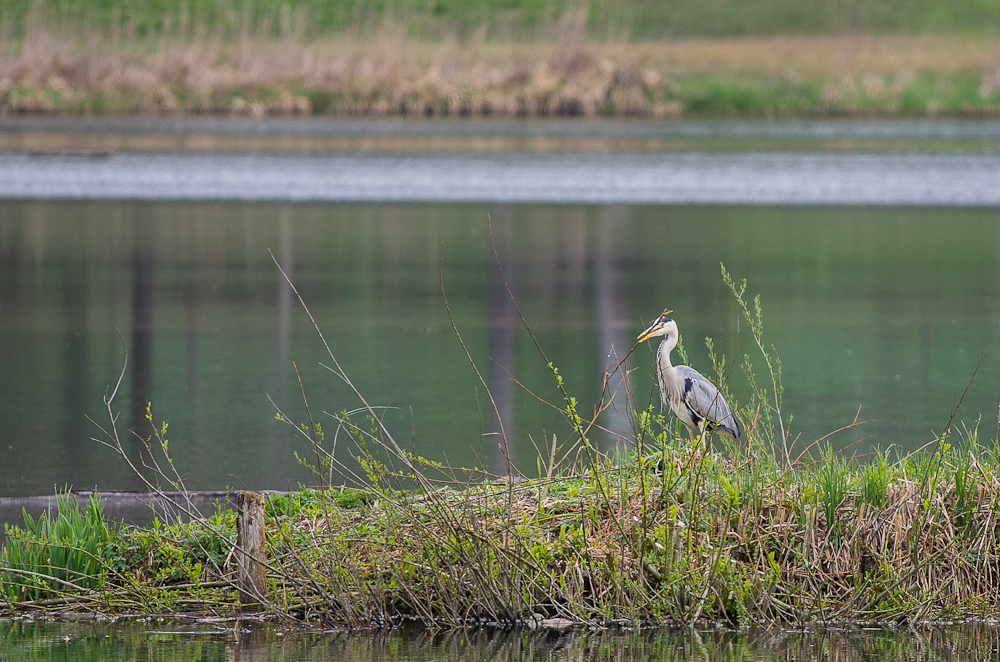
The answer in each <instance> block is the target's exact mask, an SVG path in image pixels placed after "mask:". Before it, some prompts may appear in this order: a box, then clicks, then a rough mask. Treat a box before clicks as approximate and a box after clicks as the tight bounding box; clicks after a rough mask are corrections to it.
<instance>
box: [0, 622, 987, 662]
mask: <svg viewBox="0 0 1000 662" xmlns="http://www.w3.org/2000/svg"><path fill="white" fill-rule="evenodd" d="M0 633H2V636H0V657H2V658H3V659H11V660H15V659H16V660H25V661H30V660H52V659H59V660H79V661H81V662H83V661H90V660H135V659H143V660H147V659H148V660H163V661H167V660H192V659H197V660H206V661H207V660H237V661H242V660H255V661H263V660H275V661H278V660H345V661H347V660H350V661H354V662H390V661H399V662H403V661H410V660H414V661H416V660H421V661H427V662H430V661H432V660H436V661H440V662H462V661H466V660H476V661H477V662H480V661H485V662H493V661H497V662H500V661H506V660H540V661H541V660H545V661H550V660H567V661H569V660H576V661H591V660H593V661H595V662H598V661H600V662H603V661H608V662H611V661H617V660H623V661H625V662H632V661H636V662H638V661H645V660H678V661H682V660H683V661H687V660H705V661H715V660H741V661H742V660H747V661H750V660H759V661H763V660H774V661H779V660H788V661H791V660H831V659H832V660H841V661H842V662H854V661H855V660H857V661H859V662H860V661H865V662H869V661H878V660H927V661H928V662H935V661H938V660H959V659H974V660H996V659H1000V631H998V630H997V628H996V627H995V626H993V625H981V624H964V625H952V626H949V627H948V628H941V629H938V628H925V627H917V628H912V629H911V628H899V629H886V628H875V627H873V628H846V629H840V628H835V629H829V630H821V631H814V630H810V629H806V630H803V631H797V632H788V631H771V632H767V631H752V630H751V631H729V630H709V631H699V630H679V631H670V630H647V631H638V632H588V631H571V632H565V633H558V632H554V631H544V632H531V631H528V630H508V631H499V632H498V631H494V630H478V631H457V632H445V633H437V634H430V633H414V632H399V631H396V632H386V633H375V634H370V635H368V636H357V635H347V634H344V633H324V632H301V631H297V630H281V629H275V628H272V627H261V626H257V625H255V626H252V627H245V626H244V627H235V624H234V623H232V622H215V623H191V622H176V621H165V620H162V619H161V620H156V619H151V620H148V621H144V622H134V621H124V620H123V621H118V622H114V623H96V624H89V623H71V624H66V623H54V622H30V621H27V622H26V621H17V622H10V621H8V622H0Z"/></svg>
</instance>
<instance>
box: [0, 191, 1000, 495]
mask: <svg viewBox="0 0 1000 662" xmlns="http://www.w3.org/2000/svg"><path fill="white" fill-rule="evenodd" d="M489 219H492V224H493V225H492V232H493V238H494V241H495V244H496V247H497V251H498V254H499V257H500V262H501V264H502V265H503V267H504V269H505V273H506V277H507V281H508V283H509V284H510V286H511V290H512V292H513V294H514V296H515V297H516V299H517V301H518V303H519V305H520V307H521V310H522V312H523V313H524V315H525V318H526V319H527V321H528V322H529V324H530V325H531V327H532V330H533V331H534V333H535V335H536V337H537V338H538V340H539V342H540V343H541V345H542V347H543V349H544V350H545V352H546V354H547V356H548V357H549V359H550V360H552V361H553V362H554V363H555V365H556V366H558V367H559V368H560V370H561V372H562V374H563V375H564V376H565V378H566V381H567V385H568V387H569V390H570V391H571V392H572V393H573V394H574V395H576V396H577V397H578V398H579V399H580V401H581V403H582V405H583V407H584V409H585V410H587V409H589V408H590V407H591V406H593V403H594V402H596V399H597V397H598V395H599V394H598V391H599V389H600V383H601V376H602V374H603V372H604V370H605V368H606V366H607V365H608V364H609V361H610V360H611V359H610V358H609V354H611V352H612V349H613V350H614V352H615V356H622V355H623V353H624V352H627V351H628V349H629V348H631V347H632V344H633V342H634V339H635V337H636V335H637V334H638V333H639V331H641V330H642V329H643V328H644V326H645V323H646V322H648V321H649V320H650V319H652V318H653V317H654V316H655V315H656V314H657V313H659V312H660V311H661V310H662V309H663V308H664V307H667V306H669V307H670V308H672V309H673V310H674V311H675V312H674V317H675V318H676V319H677V321H678V323H679V325H680V329H681V333H682V336H683V339H684V341H685V344H686V346H687V348H688V351H689V353H690V356H691V363H692V364H693V365H694V366H695V367H696V368H698V369H700V370H702V371H703V372H706V373H708V372H710V371H711V365H710V362H709V360H708V358H707V355H706V351H705V348H704V339H705V337H706V336H711V337H712V338H713V339H714V340H715V344H716V347H717V348H719V349H720V350H721V351H723V352H725V353H726V354H727V355H728V356H729V357H730V361H732V359H733V358H734V357H735V356H736V355H737V353H741V354H742V353H745V352H747V351H749V350H750V348H751V347H750V343H751V339H750V337H749V336H748V335H746V334H745V333H743V327H742V326H741V325H740V321H739V318H738V315H737V308H736V305H735V303H734V300H733V298H732V295H731V294H730V293H729V292H728V290H727V289H726V287H725V285H724V284H723V282H722V279H721V277H720V273H719V263H720V262H724V263H725V264H726V266H727V268H728V269H729V270H730V271H731V272H732V273H733V274H735V275H736V276H737V277H738V278H747V279H748V283H749V291H750V292H751V293H753V294H755V295H756V294H759V295H760V297H761V302H762V305H763V310H764V319H765V333H766V337H765V342H767V343H770V344H773V345H774V346H775V347H776V348H777V351H778V353H779V355H780V357H781V361H782V368H783V375H784V383H785V388H786V392H785V410H786V413H787V414H793V415H794V421H793V423H792V432H793V434H798V435H800V437H799V443H800V445H804V444H806V443H809V442H812V441H814V440H815V439H817V438H819V437H821V436H823V435H825V434H826V433H828V432H830V431H832V430H835V429H837V428H839V427H841V426H843V425H846V424H847V423H850V422H851V421H852V420H853V419H854V416H855V414H856V413H857V411H858V409H859V407H860V408H861V414H860V418H861V420H872V422H870V423H868V424H866V425H865V426H863V427H862V428H861V429H860V430H859V431H856V432H845V433H841V434H839V435H837V436H836V437H834V438H833V442H834V445H837V446H845V445H848V444H850V443H854V442H856V441H858V440H859V439H861V438H862V437H863V438H864V442H863V444H862V446H860V447H859V449H862V450H863V449H864V448H866V447H869V446H871V445H879V446H882V447H883V448H884V447H888V446H890V445H898V446H900V447H901V448H902V449H905V450H913V449H916V448H918V447H920V446H922V445H923V444H925V443H927V442H928V441H930V440H931V439H933V437H934V434H935V431H939V430H940V428H941V427H942V426H943V425H944V424H945V422H946V421H947V419H948V416H949V413H950V411H951V409H952V407H953V406H954V405H955V403H956V402H957V399H958V397H959V396H960V394H961V393H962V390H963V389H964V388H965V386H966V384H967V383H968V382H969V379H970V378H971V377H972V374H973V372H974V371H975V369H976V365H977V363H978V362H979V360H980V358H982V357H983V356H984V355H987V356H986V358H985V359H984V360H983V363H982V365H981V367H980V369H979V373H978V374H977V376H976V379H975V381H974V382H973V383H972V385H971V387H970V388H969V393H968V395H967V396H966V399H965V401H964V403H963V407H962V410H961V411H960V414H959V418H960V419H961V420H964V421H966V422H967V423H968V424H969V425H973V424H975V421H976V419H977V417H978V416H979V415H980V414H981V415H982V417H983V423H982V430H981V432H982V436H983V437H988V438H990V439H992V438H993V436H994V433H995V428H996V420H997V410H998V398H1000V365H998V364H997V360H1000V359H998V357H997V356H996V354H995V352H994V353H992V354H991V353H990V352H991V351H992V350H994V349H995V348H996V347H997V346H998V345H1000V223H997V221H998V214H997V212H996V210H993V209H975V208H973V209H952V208H920V207H905V208H864V207H861V208H858V207H746V206H741V207H725V206H700V207H688V206H663V207H661V206H627V205H598V206H588V205H455V204H273V203H268V204H262V203H212V202H156V203H153V202H151V203H146V202H128V201H125V202H120V201H104V202H97V201H91V202H36V201H10V202H0V269H2V271H0V274H2V276H0V277H2V281H0V348H3V349H2V352H0V373H2V374H3V375H4V379H3V380H2V382H0V408H2V411H0V439H2V445H0V454H2V455H3V467H4V470H3V481H2V482H0V492H2V493H3V494H4V495H10V496H13V495H26V494H46V493H51V490H52V489H53V487H54V486H55V485H62V484H64V483H68V484H71V485H74V486H76V487H78V488H93V487H100V488H102V489H123V488H134V487H137V484H136V483H135V482H134V480H133V479H132V478H130V475H129V473H128V471H127V470H126V468H125V466H124V463H123V462H121V461H120V460H116V459H115V458H114V457H113V455H112V454H111V453H110V451H108V449H106V448H105V447H103V446H101V445H100V444H98V443H96V442H94V441H92V440H91V438H92V437H94V436H99V431H98V430H97V428H96V426H95V425H94V424H92V423H91V422H89V421H88V420H87V418H86V417H87V416H90V417H92V418H95V419H96V420H98V421H99V422H101V423H104V422H105V421H106V418H107V415H106V413H102V398H103V396H104V395H105V393H107V392H108V388H109V385H113V384H114V383H115V382H116V380H117V377H118V374H119V372H120V371H121V369H122V366H123V363H124V361H125V350H126V348H127V350H128V365H127V367H126V368H125V373H124V380H123V384H122V388H121V390H120V394H119V398H118V400H117V401H116V406H115V411H121V412H122V418H121V419H120V421H121V424H122V427H123V428H128V427H132V428H134V429H136V430H138V431H139V432H140V433H141V434H142V435H143V436H146V435H147V434H148V432H149V426H148V424H147V423H146V422H145V421H144V420H143V417H144V415H145V403H146V402H147V401H151V402H152V403H153V416H154V419H155V421H156V422H157V423H159V422H160V421H167V422H169V424H170V435H169V437H170V439H171V450H172V452H173V453H174V457H175V459H176V461H177V463H178V465H179V467H180V468H181V470H182V471H183V472H184V474H185V476H186V477H187V479H188V486H189V487H190V488H192V489H224V488H225V487H227V486H237V487H244V486H245V487H249V488H253V489H265V488H267V489H283V488H288V487H293V488H294V487H295V486H296V485H297V484H298V482H299V481H307V480H309V476H308V474H307V473H306V472H305V471H304V470H303V469H302V468H301V467H300V466H299V465H298V463H297V462H296V461H295V459H294V457H293V452H295V451H299V452H300V453H301V452H302V451H304V450H306V449H305V448H304V447H303V446H302V444H301V442H300V440H298V439H297V438H296V437H295V435H293V434H291V433H290V432H289V431H288V430H287V429H285V428H282V427H281V426H280V425H279V424H277V423H276V422H275V421H274V415H275V411H274V409H273V407H272V405H271V403H270V402H269V401H268V398H269V397H270V398H271V399H272V400H273V401H274V402H275V403H276V404H277V405H278V406H280V407H281V408H282V409H283V410H284V411H286V412H287V413H288V414H289V415H290V416H291V417H292V418H294V419H296V420H304V419H305V412H304V409H303V407H302V404H301V394H300V390H299V386H298V383H297V381H296V377H295V372H294V370H293V365H292V362H293V361H294V362H295V364H296V365H297V366H298V367H299V372H300V374H301V376H302V379H303V382H304V385H305V388H306V392H307V395H308V398H309V402H310V406H311V407H312V410H313V412H314V413H316V412H323V411H326V412H334V413H335V412H339V411H342V410H345V409H348V410H349V409H353V408H354V407H356V406H357V404H358V403H357V400H356V399H355V398H354V397H353V396H352V395H351V394H350V392H349V391H348V389H347V388H346V387H345V386H344V384H342V383H340V382H339V380H337V379H336V378H335V377H334V376H333V375H332V374H330V373H329V372H328V371H326V370H325V369H324V368H323V367H322V366H321V365H320V363H321V362H327V363H328V362H329V359H328V358H327V357H325V355H324V352H323V349H322V346H321V344H320V342H319V340H318V339H317V337H316V335H315V332H314V331H313V329H312V327H311V325H310V324H309V323H308V320H307V318H306V317H305V315H304V314H303V313H302V311H301V309H300V308H299V307H298V304H297V302H296V301H294V300H293V298H292V296H291V292H290V291H289V290H288V288H287V286H285V285H284V284H283V283H282V281H281V279H280V275H279V273H278V271H277V269H276V268H275V266H274V264H273V263H272V261H271V258H270V255H269V253H268V251H269V250H271V251H273V252H274V255H275V257H276V258H277V259H278V261H279V262H280V263H281V264H283V265H284V267H285V268H286V270H287V271H288V272H289V274H290V275H291V276H292V277H293V278H294V280H295V282H296V283H297V285H298V286H299V288H300V290H301V292H302V294H303V296H304V298H305V300H306V301H307V303H308V304H309V306H310V308H311V310H312V312H313V314H314V315H315V316H316V318H317V321H318V323H319V324H320V326H321V328H322V329H323V331H324V333H325V334H326V337H327V339H328V340H329V342H330V345H331V348H332V349H333V351H334V352H335V353H336V356H337V359H338V360H339V361H340V363H341V365H342V366H343V367H344V369H345V370H346V371H347V372H348V373H349V374H350V375H351V376H352V378H353V379H354V380H355V382H356V383H357V385H358V387H359V388H360V389H361V390H362V391H363V392H364V393H365V394H367V396H368V398H369V399H370V400H371V401H372V402H373V404H377V405H384V406H387V407H391V408H392V409H389V410H388V411H387V416H388V420H389V423H390V425H391V426H392V427H393V429H394V430H395V432H396V435H397V436H398V437H400V438H402V439H405V440H407V441H408V442H409V443H410V445H411V447H412V448H413V449H414V450H415V451H416V452H418V453H420V454H422V455H425V456H427V457H429V458H431V459H434V460H440V461H447V462H449V463H451V464H453V465H456V466H470V465H474V464H475V465H479V466H482V465H487V466H494V467H496V466H498V458H497V456H496V444H495V443H494V438H493V437H490V436H484V435H488V434H489V433H490V432H491V431H493V429H494V425H495V424H494V421H493V418H492V415H491V414H490V410H489V408H488V402H487V401H486V399H485V398H484V392H483V387H482V385H481V384H480V383H479V382H478V380H477V378H476V376H475V373H474V372H473V370H472V368H471V367H470V365H469V363H468V361H467V360H466V358H465V356H464V354H463V352H462V349H461V346H460V345H459V343H458V340H457V338H456V336H455V333H454V331H453V330H452V327H451V324H450V322H449V320H448V316H447V313H446V311H445V307H444V304H443V301H442V296H441V286H440V280H439V277H440V276H443V279H444V284H445V287H446V289H447V293H448V298H449V302H450V305H451V310H452V312H453V314H454V317H455V322H456V324H457V326H458V328H459V330H460V332H461V333H462V336H463V339H464V340H465V343H466V345H467V346H468V348H469V351H470V352H471V354H472V357H473V359H474V360H475V362H476V364H477V366H478V367H479V369H480V371H481V372H482V374H483V376H484V378H485V379H486V380H487V383H488V384H489V385H490V387H491V389H492V390H493V392H494V395H495V396H496V398H497V400H498V405H499V406H500V409H501V415H502V417H503V420H504V424H505V428H506V431H507V432H508V436H509V438H510V443H511V449H512V453H513V458H514V461H515V463H516V464H518V466H520V467H522V468H523V469H524V470H525V471H526V472H529V473H530V472H532V471H534V468H535V456H536V453H535V450H534V445H533V441H534V443H540V442H541V440H542V439H545V440H549V439H551V435H552V434H556V435H558V436H559V437H560V438H563V437H565V436H566V435H567V434H568V432H569V430H568V428H567V427H566V424H565V423H564V422H563V421H562V420H561V418H560V416H559V415H558V413H557V412H554V411H553V410H552V409H551V408H550V407H548V406H547V405H545V404H543V403H541V402H540V401H539V399H538V398H536V397H535V396H536V395H537V396H538V397H540V398H544V399H547V400H549V401H553V402H558V399H559V394H558V391H557V390H556V388H555V386H554V383H553V381H552V377H551V374H550V373H549V370H548V368H547V367H546V365H545V362H544V360H543V359H542V358H541V357H540V355H539V353H538V351H537V350H536V348H535V346H534V344H533V342H532V341H531V338H530V337H529V335H528V334H527V333H526V331H525V330H524V329H523V327H522V325H521V322H520V320H519V319H518V317H517V313H516V311H515V309H514V307H513V305H512V303H511V299H510V297H509V296H508V293H507V291H506V290H505V288H504V286H503V281H502V280H501V279H500V277H499V273H498V270H497V266H496V261H495V258H494V255H493V253H492V249H491V242H490V226H489ZM654 350H655V347H654V346H653V345H652V343H647V345H646V346H642V347H640V348H638V350H637V352H636V354H635V360H634V364H633V367H634V371H633V372H632V373H631V377H630V378H631V380H632V385H633V388H634V389H635V391H636V393H637V394H638V396H639V398H640V399H641V400H642V401H643V402H644V403H645V402H649V401H650V398H654V399H655V391H654V388H653V374H652V362H653V357H652V352H653V351H654ZM511 375H514V376H515V377H516V378H517V379H518V380H519V381H520V383H521V384H522V385H523V387H522V386H518V385H516V384H515V383H513V382H512V381H511V379H510V376H511ZM730 380H731V382H730V384H731V388H732V390H733V392H734V393H735V395H736V397H737V398H745V397H746V394H747V392H748V385H747V383H746V380H745V379H744V377H743V376H742V375H741V373H740V371H739V370H736V371H734V372H733V373H732V374H731V376H730ZM529 391H530V392H529ZM318 415H319V416H320V417H321V420H324V421H326V425H327V428H328V430H329V431H330V434H331V436H332V433H333V430H334V429H335V426H334V425H333V420H332V419H331V418H329V417H327V416H324V415H322V414H318ZM604 423H605V425H606V426H607V427H609V428H611V429H613V430H620V431H624V432H627V430H628V421H627V416H626V414H625V412H623V411H618V412H614V411H612V412H610V415H609V416H607V417H606V419H605V421H604ZM602 443H604V444H605V447H606V448H609V449H610V448H611V447H612V446H613V445H614V440H613V438H612V437H611V436H610V435H608V436H606V438H605V439H604V440H603V441H602Z"/></svg>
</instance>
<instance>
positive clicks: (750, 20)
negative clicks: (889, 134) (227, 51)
mask: <svg viewBox="0 0 1000 662" xmlns="http://www.w3.org/2000/svg"><path fill="white" fill-rule="evenodd" d="M577 6H579V5H578V4H576V3H573V2H569V1H568V0H496V1H494V2H489V3H484V2H475V1H473V0H432V1H431V2H427V1H425V0H367V1H366V0H338V1H335V2H330V1H324V0H245V1H238V0H184V1H182V2H177V3H174V2H164V1H163V0H146V1H144V2H138V1H137V0H133V1H131V2H124V3H123V2H117V1H115V0H7V1H6V2H4V3H0V25H3V26H4V28H5V29H6V30H8V31H10V32H11V33H12V34H14V35H18V34H22V33H23V31H24V30H25V29H26V27H27V25H28V24H29V23H30V22H31V20H29V17H32V20H34V22H35V23H37V22H38V21H39V20H40V19H41V20H44V21H47V22H48V23H50V24H54V25H57V26H62V27H64V28H68V29H81V28H83V27H88V28H91V29H99V30H105V31H118V30H125V31H127V32H129V33H130V34H133V35H135V36H138V37H146V36H150V35H159V34H188V35H194V34H196V33H199V32H202V33H206V32H207V33H214V34H221V35H224V36H229V37H234V36H239V35H240V34H245V33H247V32H249V33H253V34H257V35H259V36H263V35H270V36H284V35H288V34H295V35H299V36H303V37H310V38H312V37H317V36H319V35H325V34H331V33H337V32H344V31H358V30H360V31H370V30H373V29H376V28H378V27H379V26H382V25H384V24H386V23H393V24H396V25H399V26H401V27H403V28H404V29H405V30H406V32H407V33H408V34H409V35H410V36H412V37H417V38H440V37H442V36H444V35H451V36H457V37H459V38H468V37H470V36H472V35H474V34H477V33H478V34H480V35H482V36H485V37H489V38H501V39H511V38H513V39H538V38H549V37H551V36H552V33H553V30H554V29H555V26H556V25H557V24H558V21H559V18H560V17H561V16H563V15H564V13H565V12H566V10H567V8H570V9H572V8H575V7H577ZM587 8H588V19H587V25H588V31H589V33H590V34H591V35H592V36H594V37H595V38H598V39H606V38H622V37H625V38H629V39H642V40H645V39H664V38H676V37H733V36H761V35H774V34H806V35H824V34H845V33H864V34H924V33H957V34H968V35H983V36H996V35H997V34H998V33H1000V12H998V11H997V8H996V3H995V2H993V1H992V0H956V1H954V2H935V1H933V0H912V1H907V0H853V1H852V2H848V3H844V2H841V1H839V0H817V1H815V2H802V1H801V0H749V1H741V0H720V1H718V2H711V3H707V2H697V1H695V0H665V1H661V0H628V1H624V2H621V1H618V2H615V1H612V0H590V2H589V3H588V4H587Z"/></svg>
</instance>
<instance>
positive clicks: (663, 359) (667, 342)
mask: <svg viewBox="0 0 1000 662" xmlns="http://www.w3.org/2000/svg"><path fill="white" fill-rule="evenodd" d="M676 346H677V339H676V338H673V337H670V336H668V337H666V338H664V339H663V342H661V343H660V348H659V349H657V350H656V362H657V363H659V364H660V370H666V369H667V368H671V367H673V366H672V364H671V363H670V352H672V351H674V347H676Z"/></svg>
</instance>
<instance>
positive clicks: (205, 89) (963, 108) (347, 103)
mask: <svg viewBox="0 0 1000 662" xmlns="http://www.w3.org/2000/svg"><path fill="white" fill-rule="evenodd" d="M564 28H565V29H564V31H563V32H562V33H561V34H560V36H558V37H557V38H555V39H553V40H551V41H544V42H527V43H522V42H514V41H508V42H497V41H487V40H478V41H464V42H463V41H459V40H456V39H446V40H444V41H438V42H430V41H421V40H414V39H410V38H407V37H406V36H405V34H404V33H403V32H402V31H400V30H396V29H392V28H385V29H383V30H382V31H380V32H379V33H378V34H376V35H374V36H372V37H370V38H363V37H357V36H351V35H340V36H337V37H329V38H320V39H316V40H312V41H300V40H296V39H273V38H265V37H260V36H256V37H245V38H243V39H239V40H235V41H226V40H219V39H215V38H210V37H196V38H191V39H183V40H179V39H166V38H159V39H139V38H133V39H130V38H126V37H123V36H121V35H119V36H118V37H115V38H111V37H108V36H106V35H102V34H100V33H91V34H87V35H84V36H81V35H79V34H75V33H74V34H66V33H59V32H50V31H44V30H43V31H38V32H33V33H31V34H30V35H28V36H26V37H24V38H23V40H22V41H20V42H9V43H8V45H7V47H6V48H2V49H0V113H6V114H11V113H82V114H101V113H118V114H121V113H145V114H166V115H171V114H235V115H252V116H263V115H310V114H317V115H339V116H410V117H424V116H453V117H454V116H477V117H489V116H496V117H547V116H585V117H594V116H614V117H681V116H688V117H734V116H738V117H854V116H866V117H867V116H893V117H895V116H903V117H927V116H969V117H982V116H997V115H998V114H1000V42H995V41H989V40H983V39H978V38H970V37H954V36H952V37H947V36H938V37H931V36H924V37H900V36H895V37H878V38H876V37H796V38H778V37H772V38H748V39H721V40H704V39H688V40H683V41H659V42H596V41H593V40H590V39H589V38H587V37H586V34H585V31H584V29H583V26H582V24H580V23H578V24H576V25H574V24H572V23H569V24H567V25H566V26H564Z"/></svg>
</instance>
